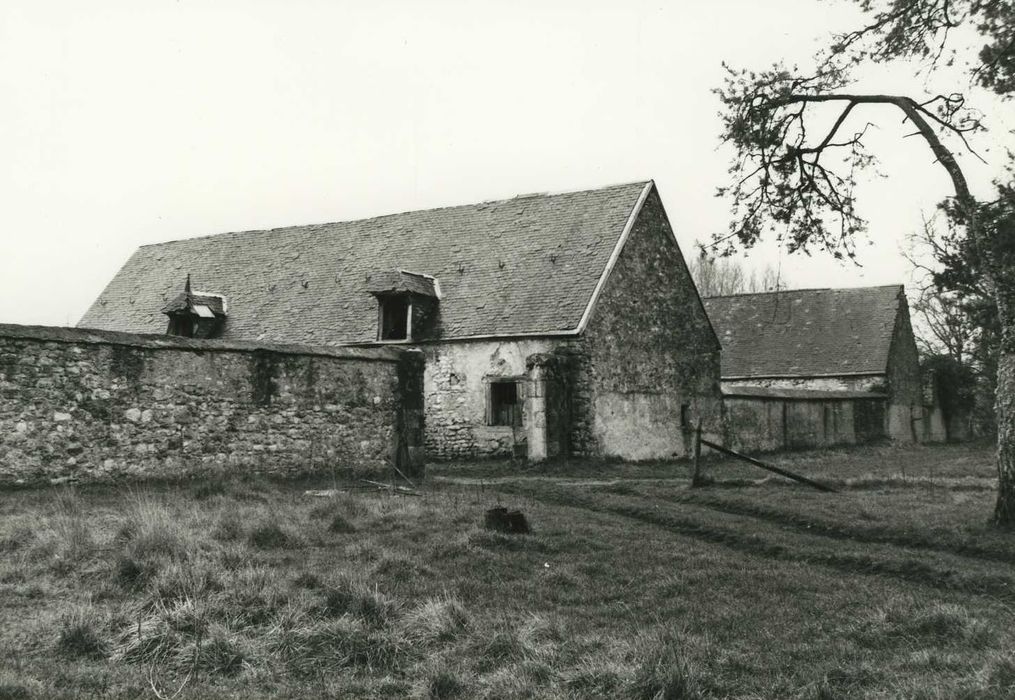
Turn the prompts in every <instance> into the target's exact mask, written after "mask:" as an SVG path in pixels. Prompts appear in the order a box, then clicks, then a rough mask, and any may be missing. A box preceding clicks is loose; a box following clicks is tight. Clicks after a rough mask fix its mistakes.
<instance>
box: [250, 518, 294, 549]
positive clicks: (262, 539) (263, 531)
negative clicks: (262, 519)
mask: <svg viewBox="0 0 1015 700" xmlns="http://www.w3.org/2000/svg"><path fill="white" fill-rule="evenodd" d="M247 540H248V541H249V542H250V544H251V545H253V546H254V547H259V548H260V549H276V548H279V547H285V546H287V545H288V544H289V535H287V534H286V533H285V531H284V530H283V529H282V528H280V527H279V526H278V525H276V524H275V523H265V524H263V525H261V526H260V527H258V528H256V529H254V530H253V531H252V532H251V533H250V535H249V537H248V538H247Z"/></svg>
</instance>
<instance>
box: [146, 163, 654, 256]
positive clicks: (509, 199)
mask: <svg viewBox="0 0 1015 700" xmlns="http://www.w3.org/2000/svg"><path fill="white" fill-rule="evenodd" d="M650 182H654V180H652V179H651V178H649V179H647V180H633V181H631V182H618V183H615V184H612V185H603V186H601V187H591V188H587V189H572V190H561V191H555V192H536V193H531V194H517V195H514V196H511V197H503V198H501V199H485V200H482V201H479V202H466V203H463V204H448V205H445V206H441V207H430V208H426V209H409V210H406V211H395V212H390V213H387V214H378V215H376V216H365V217H362V218H356V219H340V220H333V221H319V222H316V223H310V224H296V225H294V226H276V227H274V228H254V229H245V230H243V231H219V232H218V233H206V234H203V235H200V236H191V237H189V238H174V239H170V240H168V241H158V242H155V243H145V244H143V245H140V246H138V248H154V247H159V246H164V245H169V244H171V243H183V242H184V241H199V240H204V239H206V238H214V237H216V236H241V235H245V234H254V233H273V232H276V231H296V230H299V229H309V228H314V227H316V226H333V225H335V224H355V223H364V222H368V221H381V220H383V219H388V218H391V217H395V216H405V215H406V214H422V213H423V212H438V211H447V210H450V209H464V208H467V207H479V206H484V205H492V204H507V203H510V202H514V201H517V200H519V199H534V198H537V197H544V198H550V197H563V196H565V195H569V194H588V193H592V192H603V191H606V190H614V189H620V188H621V187H634V186H635V185H638V186H639V187H641V188H644V187H645V185H647V184H648V183H650Z"/></svg>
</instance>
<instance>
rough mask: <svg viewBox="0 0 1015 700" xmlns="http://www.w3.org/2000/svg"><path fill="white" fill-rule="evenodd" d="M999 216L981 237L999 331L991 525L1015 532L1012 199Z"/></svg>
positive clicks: (1014, 232) (1014, 210)
mask: <svg viewBox="0 0 1015 700" xmlns="http://www.w3.org/2000/svg"><path fill="white" fill-rule="evenodd" d="M1000 201H1001V211H1000V215H999V216H996V218H994V220H993V222H992V223H993V225H992V226H991V227H990V228H991V229H992V230H991V231H990V232H989V233H988V232H985V233H986V234H987V235H985V236H984V238H985V239H986V240H984V242H985V243H986V245H987V252H988V259H989V265H988V270H989V274H990V277H991V278H992V279H991V280H990V281H991V282H992V286H993V289H994V297H995V299H996V300H997V315H998V323H999V326H1000V330H1001V338H1000V345H1001V347H1000V351H999V352H998V358H997V393H996V398H995V399H994V406H995V411H996V414H997V505H996V506H995V508H994V525H996V526H998V527H1001V528H1005V529H1015V207H1013V206H1012V205H1013V204H1015V200H1011V201H1007V198H1006V197H1002V199H1001V200H1000Z"/></svg>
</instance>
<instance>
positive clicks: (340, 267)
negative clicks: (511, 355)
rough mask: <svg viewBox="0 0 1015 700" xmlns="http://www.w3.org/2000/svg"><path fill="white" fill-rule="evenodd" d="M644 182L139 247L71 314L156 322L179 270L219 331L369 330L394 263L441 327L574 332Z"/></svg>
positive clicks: (315, 334) (295, 334)
mask: <svg viewBox="0 0 1015 700" xmlns="http://www.w3.org/2000/svg"><path fill="white" fill-rule="evenodd" d="M648 184H649V183H646V182H638V183H631V184H625V185H616V186H613V187H605V188H602V189H597V190H588V191H582V192H569V193H564V194H554V195H528V196H522V197H515V198H513V199H508V200H502V201H498V202H484V203H481V204H471V205H466V206H458V207H447V208H442V209H431V210H424V211H415V212H407V213H403V214H392V215H388V216H380V217H376V218H373V219H364V220H360V221H348V222H339V223H330V224H316V225H310V226H295V227H290V228H280V229H272V230H266V231H246V232H240V233H224V234H218V235H214V236H205V237H202V238H192V239H187V240H181V241H173V242H169V243H160V244H156V245H149V246H143V247H141V248H139V249H138V250H137V251H136V252H135V253H134V255H133V256H132V257H131V258H130V259H129V260H128V261H127V263H126V264H125V265H124V266H123V268H122V269H121V270H120V271H119V272H118V273H117V275H116V277H114V278H113V280H112V281H111V282H110V284H109V285H108V286H107V287H106V289H105V290H104V291H103V292H102V294H101V295H100V296H99V298H98V299H97V300H96V301H95V303H94V304H93V305H92V306H91V308H90V309H89V310H88V311H87V312H86V313H85V315H84V317H83V318H82V319H81V321H80V322H79V323H78V326H80V327H86V328H98V329H106V330H117V331H127V332H132V333H157V332H161V331H163V330H164V328H165V317H164V316H163V315H162V314H161V309H162V308H163V306H165V304H166V303H167V302H168V301H169V300H170V299H172V298H173V297H174V296H175V295H176V294H177V293H178V290H179V287H180V283H181V280H182V279H183V278H184V277H185V276H186V275H187V274H188V273H189V274H191V276H192V279H193V283H194V285H195V286H197V287H201V288H205V289H214V290H215V291H216V293H220V294H223V295H225V297H226V299H228V301H229V311H228V314H229V320H228V322H227V323H226V328H225V331H224V333H223V336H222V337H223V338H247V339H261V340H268V341H277V342H300V343H311V344H338V343H356V342H371V341H373V340H374V339H375V338H376V333H377V328H376V324H377V300H376V299H375V297H374V296H372V295H371V294H370V292H369V282H368V276H370V275H375V274H378V273H386V272H390V271H393V270H407V271H412V272H416V273H421V274H425V275H431V276H433V277H436V278H437V279H438V280H439V284H440V289H441V295H442V298H441V302H440V318H441V332H442V335H443V337H445V338H455V337H467V336H503V335H515V334H528V333H535V334H538V333H546V332H553V331H568V330H573V329H575V328H576V327H577V326H578V323H579V321H580V319H581V317H582V314H583V313H584V311H585V308H586V306H587V305H588V303H589V301H590V299H591V297H592V293H593V291H594V289H595V286H596V283H597V282H598V281H599V278H600V277H601V275H602V273H603V271H604V269H605V268H606V265H607V262H608V260H609V258H610V255H611V253H612V251H613V249H614V247H615V246H616V244H617V241H618V240H619V238H620V236H621V233H622V232H623V230H624V226H625V224H626V223H627V220H628V218H629V217H630V215H631V213H632V211H633V210H634V207H635V205H636V204H637V202H638V199H639V197H640V195H641V194H642V191H643V190H644V189H645V187H646V186H647V185H648ZM551 255H552V256H553V258H552V259H551Z"/></svg>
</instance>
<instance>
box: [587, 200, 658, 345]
mask: <svg viewBox="0 0 1015 700" xmlns="http://www.w3.org/2000/svg"><path fill="white" fill-rule="evenodd" d="M653 187H655V181H654V180H649V181H648V182H646V183H645V186H644V187H643V188H642V190H641V194H640V195H638V201H637V202H635V204H634V207H633V208H632V209H631V214H630V215H629V216H628V217H627V223H625V224H624V230H623V231H621V233H620V238H618V239H617V245H615V246H614V247H613V252H612V253H610V259H609V260H608V261H607V263H606V268H605V269H604V270H603V274H602V275H600V277H599V281H598V282H596V287H595V289H593V290H592V296H591V297H590V298H589V303H588V304H587V305H586V306H585V312H584V313H583V314H582V317H581V320H580V321H578V326H577V327H576V328H575V329H574V330H573V331H570V332H569V333H570V334H573V335H577V334H579V333H582V332H584V331H585V327H586V326H587V325H588V323H589V319H590V318H591V317H592V310H593V309H594V308H595V306H596V302H597V301H599V295H600V294H602V292H603V287H605V286H606V280H608V279H609V278H610V273H611V272H613V268H614V266H616V264H617V259H618V258H620V251H622V250H623V249H624V244H625V243H627V239H628V238H629V237H630V235H631V229H633V228H634V222H635V221H637V220H638V214H640V213H641V209H642V207H644V206H645V200H647V199H648V196H649V193H650V192H652V188H653Z"/></svg>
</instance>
